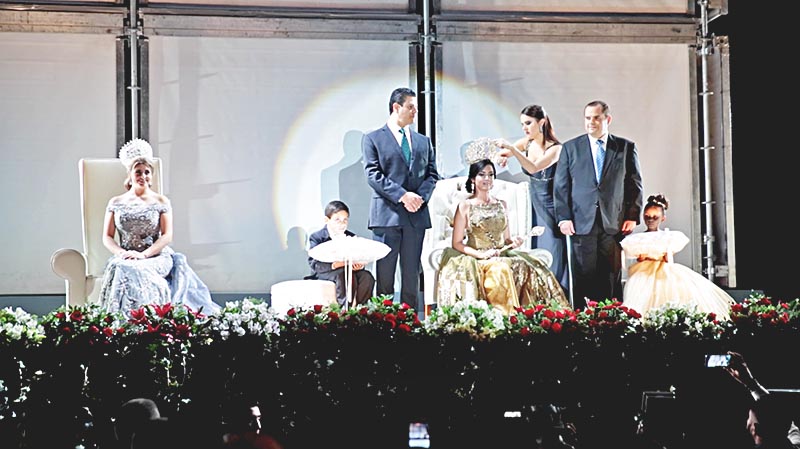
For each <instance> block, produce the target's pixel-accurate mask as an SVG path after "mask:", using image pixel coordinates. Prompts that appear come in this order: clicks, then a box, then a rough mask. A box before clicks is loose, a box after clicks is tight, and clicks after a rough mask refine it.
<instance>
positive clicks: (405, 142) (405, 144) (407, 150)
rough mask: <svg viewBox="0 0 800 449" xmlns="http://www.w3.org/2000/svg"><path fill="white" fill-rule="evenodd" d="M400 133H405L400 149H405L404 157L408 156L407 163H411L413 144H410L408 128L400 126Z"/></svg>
mask: <svg viewBox="0 0 800 449" xmlns="http://www.w3.org/2000/svg"><path fill="white" fill-rule="evenodd" d="M400 134H402V135H403V141H402V142H401V143H400V149H401V150H403V157H404V158H406V162H407V163H409V164H410V163H411V145H409V144H408V138H407V137H406V130H404V129H403V128H400Z"/></svg>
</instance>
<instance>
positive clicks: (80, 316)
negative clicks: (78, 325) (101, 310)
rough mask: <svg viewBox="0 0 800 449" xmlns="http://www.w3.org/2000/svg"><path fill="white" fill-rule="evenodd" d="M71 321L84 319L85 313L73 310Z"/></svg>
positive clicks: (70, 316) (70, 315)
mask: <svg viewBox="0 0 800 449" xmlns="http://www.w3.org/2000/svg"><path fill="white" fill-rule="evenodd" d="M69 319H70V320H72V321H80V320H82V319H83V313H81V311H80V310H73V311H72V313H70V314H69Z"/></svg>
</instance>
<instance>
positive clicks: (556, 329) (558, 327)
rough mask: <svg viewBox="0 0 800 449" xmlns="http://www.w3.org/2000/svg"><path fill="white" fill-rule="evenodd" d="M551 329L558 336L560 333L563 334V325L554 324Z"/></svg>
mask: <svg viewBox="0 0 800 449" xmlns="http://www.w3.org/2000/svg"><path fill="white" fill-rule="evenodd" d="M551 329H552V330H553V332H555V333H556V334H558V333H560V332H561V323H553V327H552V328H551Z"/></svg>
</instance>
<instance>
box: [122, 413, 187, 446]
mask: <svg viewBox="0 0 800 449" xmlns="http://www.w3.org/2000/svg"><path fill="white" fill-rule="evenodd" d="M180 443H181V441H179V439H178V438H177V435H176V433H175V431H174V430H173V428H172V424H171V423H170V421H169V420H167V418H155V419H151V420H148V421H145V422H143V423H142V425H141V426H140V427H139V428H138V429H136V431H135V432H134V433H133V436H132V438H131V449H172V448H180V447H182V445H181V444H180Z"/></svg>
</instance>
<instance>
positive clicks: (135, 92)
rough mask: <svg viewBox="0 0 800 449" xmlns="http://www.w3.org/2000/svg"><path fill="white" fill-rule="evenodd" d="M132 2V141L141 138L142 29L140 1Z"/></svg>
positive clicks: (128, 30)
mask: <svg viewBox="0 0 800 449" xmlns="http://www.w3.org/2000/svg"><path fill="white" fill-rule="evenodd" d="M128 1H129V2H130V4H129V7H128V29H127V34H128V45H129V49H130V69H131V78H130V84H129V85H128V90H130V94H131V103H130V105H131V109H130V115H131V122H130V126H131V139H136V138H137V137H139V92H140V88H139V35H140V34H141V29H140V27H139V18H138V15H139V13H138V1H137V0H128Z"/></svg>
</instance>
